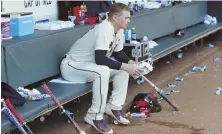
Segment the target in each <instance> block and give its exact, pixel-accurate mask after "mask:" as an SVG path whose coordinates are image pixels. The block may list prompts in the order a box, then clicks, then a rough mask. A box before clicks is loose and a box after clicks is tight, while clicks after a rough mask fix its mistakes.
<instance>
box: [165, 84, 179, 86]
mask: <svg viewBox="0 0 222 134" xmlns="http://www.w3.org/2000/svg"><path fill="white" fill-rule="evenodd" d="M167 85H168V87H178V86H179V84H167Z"/></svg>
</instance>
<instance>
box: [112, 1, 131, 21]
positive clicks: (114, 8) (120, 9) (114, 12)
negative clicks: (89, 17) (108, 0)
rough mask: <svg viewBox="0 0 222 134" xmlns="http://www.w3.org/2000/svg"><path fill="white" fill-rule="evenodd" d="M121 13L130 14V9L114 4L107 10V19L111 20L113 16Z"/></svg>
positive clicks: (120, 4)
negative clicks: (126, 12) (127, 12)
mask: <svg viewBox="0 0 222 134" xmlns="http://www.w3.org/2000/svg"><path fill="white" fill-rule="evenodd" d="M123 11H129V12H130V8H129V7H128V6H127V5H125V4H123V3H114V4H113V5H112V6H111V7H110V9H109V19H112V17H113V16H114V15H119V14H122V12H123Z"/></svg>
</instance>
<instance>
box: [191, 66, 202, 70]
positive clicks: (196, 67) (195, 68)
mask: <svg viewBox="0 0 222 134" xmlns="http://www.w3.org/2000/svg"><path fill="white" fill-rule="evenodd" d="M200 69H201V67H200V66H194V67H193V70H194V71H197V70H200Z"/></svg>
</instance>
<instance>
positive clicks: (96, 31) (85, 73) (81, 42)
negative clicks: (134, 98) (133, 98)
mask: <svg viewBox="0 0 222 134" xmlns="http://www.w3.org/2000/svg"><path fill="white" fill-rule="evenodd" d="M129 22H130V9H129V8H128V6H126V5H124V4H122V3H115V4H113V5H112V6H111V8H110V11H109V18H108V19H106V20H103V21H102V22H101V23H100V24H98V25H96V26H95V27H94V28H93V29H91V30H90V31H88V32H87V33H86V34H85V35H84V36H83V37H82V38H80V39H78V40H77V41H76V42H75V43H74V44H73V46H72V48H71V49H70V51H69V52H68V53H67V54H66V56H65V58H64V59H63V60H62V62H61V66H60V68H61V74H62V76H63V78H64V79H66V80H68V81H73V82H79V83H83V82H93V87H92V105H91V107H90V108H89V109H88V112H87V114H86V116H85V118H84V119H85V121H86V122H87V123H88V124H90V125H92V126H93V127H95V128H96V129H97V130H98V131H99V132H100V133H108V134H112V133H113V130H112V129H111V128H109V127H108V126H107V125H106V124H105V123H104V120H103V115H104V113H106V114H108V115H110V116H112V117H113V118H114V119H115V120H117V121H118V123H120V124H125V125H127V124H130V121H129V120H128V119H126V118H125V117H124V116H123V114H122V111H121V110H122V105H123V104H124V102H125V99H126V94H127V88H128V79H129V74H130V75H131V76H140V75H141V72H140V70H139V67H138V66H137V64H136V63H135V62H134V61H133V60H131V59H130V58H129V57H128V56H127V55H126V54H125V53H124V51H123V36H124V34H123V29H126V28H127V26H128V23H129ZM110 79H112V80H113V90H112V94H111V97H110V99H109V100H108V102H106V100H107V93H108V85H109V80H110Z"/></svg>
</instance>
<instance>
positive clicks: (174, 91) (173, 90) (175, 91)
mask: <svg viewBox="0 0 222 134" xmlns="http://www.w3.org/2000/svg"><path fill="white" fill-rule="evenodd" d="M170 92H171V93H178V92H180V90H175V89H172V90H171V91H170Z"/></svg>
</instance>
